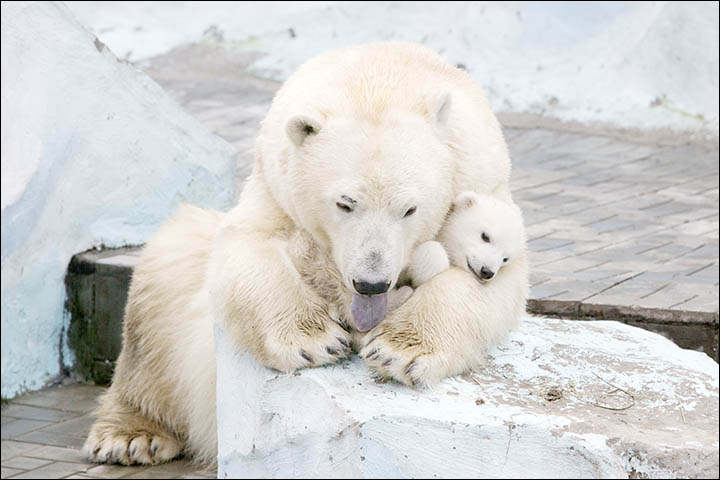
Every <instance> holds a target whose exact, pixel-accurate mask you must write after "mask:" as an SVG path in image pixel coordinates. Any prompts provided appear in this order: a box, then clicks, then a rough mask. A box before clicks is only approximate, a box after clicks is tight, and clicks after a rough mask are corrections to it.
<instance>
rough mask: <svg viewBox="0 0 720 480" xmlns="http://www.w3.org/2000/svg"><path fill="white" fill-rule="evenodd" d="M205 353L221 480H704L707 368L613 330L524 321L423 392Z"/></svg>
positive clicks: (712, 436) (712, 420)
mask: <svg viewBox="0 0 720 480" xmlns="http://www.w3.org/2000/svg"><path fill="white" fill-rule="evenodd" d="M216 328H217V327H216ZM216 349H217V358H218V390H217V391H218V399H217V405H218V409H217V415H218V436H219V452H218V476H219V477H220V478H233V477H241V478H242V477H245V478H250V477H254V478H263V477H272V478H280V477H294V478H297V477H314V478H337V477H361V478H387V477H397V478H443V477H456V478H457V477H459V478H479V477H485V478H493V477H498V478H535V477H541V478H560V477H562V478H588V477H591V478H599V477H616V478H623V477H628V476H631V477H632V476H634V477H635V478H637V476H638V475H642V476H648V477H714V478H717V474H718V365H717V363H715V362H714V361H713V360H711V359H710V358H709V357H707V356H706V355H705V354H703V353H699V352H693V351H689V350H683V349H680V348H679V347H677V346H676V345H675V344H673V343H672V342H670V341H669V340H667V339H665V338H664V337H662V336H660V335H657V334H654V333H651V332H647V331H645V330H641V329H638V328H634V327H629V326H626V325H623V324H620V323H617V322H580V321H563V320H551V319H538V318H527V319H525V321H524V323H523V324H522V326H521V327H520V328H519V329H518V331H517V332H514V333H512V334H511V335H510V336H509V338H508V339H507V340H506V341H505V342H504V343H503V344H502V345H501V346H499V347H498V348H496V349H493V350H492V352H491V353H490V357H489V362H488V365H487V367H486V368H483V369H481V370H479V371H477V372H475V373H473V374H468V375H464V376H462V377H455V378H450V379H446V380H445V381H444V382H442V383H441V384H440V385H438V386H437V387H435V388H433V389H431V390H426V391H417V390H412V389H410V388H407V387H404V386H401V385H398V384H395V383H385V384H382V383H377V382H376V381H375V380H374V379H373V377H372V375H371V373H370V372H369V371H368V370H367V369H366V367H365V365H364V363H363V361H362V360H361V359H360V358H358V357H357V356H354V357H353V359H352V360H351V361H349V362H346V363H343V364H340V365H336V366H331V367H326V368H317V369H308V370H302V371H300V372H296V373H294V374H282V373H278V372H275V371H272V370H269V369H266V368H264V367H262V366H260V365H258V364H257V362H256V361H255V360H254V358H253V357H252V356H251V355H250V354H243V353H242V352H235V351H233V349H232V348H231V347H230V346H229V345H228V343H227V341H226V338H225V336H224V334H223V332H222V331H221V330H216ZM611 384H612V385H611ZM620 389H621V390H620Z"/></svg>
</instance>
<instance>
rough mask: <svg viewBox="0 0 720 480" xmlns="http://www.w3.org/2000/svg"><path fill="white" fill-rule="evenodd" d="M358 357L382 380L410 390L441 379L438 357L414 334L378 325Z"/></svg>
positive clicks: (442, 374)
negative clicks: (397, 383)
mask: <svg viewBox="0 0 720 480" xmlns="http://www.w3.org/2000/svg"><path fill="white" fill-rule="evenodd" d="M365 339H366V340H365V343H364V344H363V347H362V349H361V350H360V356H361V357H362V358H363V359H364V360H365V361H366V362H367V364H368V367H369V368H370V369H371V370H373V371H374V372H375V373H377V375H378V376H379V377H380V378H382V379H384V380H391V379H392V380H396V381H398V382H400V383H402V384H405V385H408V386H411V387H416V386H417V387H427V386H430V385H433V384H435V383H437V382H438V381H440V380H441V379H442V378H444V376H445V375H444V369H443V368H442V362H439V361H438V358H437V357H438V355H437V354H435V353H433V352H432V349H431V348H430V347H429V346H427V345H425V344H424V342H422V341H421V340H420V339H419V338H417V334H416V333H413V332H411V331H399V330H398V329H397V328H393V327H392V326H384V325H382V324H381V325H379V326H378V327H376V328H375V329H374V330H372V331H371V332H370V333H369V334H368V335H367V336H366V337H365Z"/></svg>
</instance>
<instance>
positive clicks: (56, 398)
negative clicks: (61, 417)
mask: <svg viewBox="0 0 720 480" xmlns="http://www.w3.org/2000/svg"><path fill="white" fill-rule="evenodd" d="M104 391H105V388H103V387H96V386H94V385H83V384H73V385H58V386H56V387H52V388H47V389H44V390H39V391H37V392H33V393H31V394H28V395H23V396H21V397H18V398H17V399H15V400H13V404H15V403H19V404H22V405H32V406H36V407H47V408H53V409H56V408H61V409H62V410H66V411H69V412H80V413H87V412H89V411H90V410H92V409H93V408H95V407H97V396H98V395H99V394H100V393H101V392H104Z"/></svg>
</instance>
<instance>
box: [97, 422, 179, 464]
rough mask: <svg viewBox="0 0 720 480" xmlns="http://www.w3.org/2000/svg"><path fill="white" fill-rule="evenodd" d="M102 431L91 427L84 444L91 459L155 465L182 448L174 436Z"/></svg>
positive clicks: (169, 458) (168, 459)
mask: <svg viewBox="0 0 720 480" xmlns="http://www.w3.org/2000/svg"><path fill="white" fill-rule="evenodd" d="M98 430H99V431H98ZM102 430H103V429H97V430H96V429H93V431H91V432H90V435H89V436H88V439H87V440H86V441H85V445H84V446H83V454H84V455H85V456H86V457H87V459H88V460H90V461H91V462H95V463H119V464H122V465H156V464H158V463H165V462H169V461H170V460H172V459H173V458H175V457H177V456H178V455H179V454H180V450H181V449H182V444H181V443H180V442H179V441H178V440H177V439H175V438H172V437H170V436H168V435H164V434H151V433H148V432H142V433H138V434H125V433H113V432H112V431H109V430H106V431H102Z"/></svg>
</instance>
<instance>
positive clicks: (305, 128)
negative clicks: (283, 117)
mask: <svg viewBox="0 0 720 480" xmlns="http://www.w3.org/2000/svg"><path fill="white" fill-rule="evenodd" d="M321 128H322V127H321V126H320V123H318V122H317V121H315V120H313V119H312V118H310V117H306V116H305V115H296V116H294V117H292V118H291V119H290V120H288V122H287V125H285V132H286V133H287V135H288V137H290V140H292V141H293V142H294V143H295V145H297V146H298V147H299V146H300V145H302V144H303V142H304V141H305V139H306V138H307V137H308V136H310V135H317V134H318V133H320V129H321Z"/></svg>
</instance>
